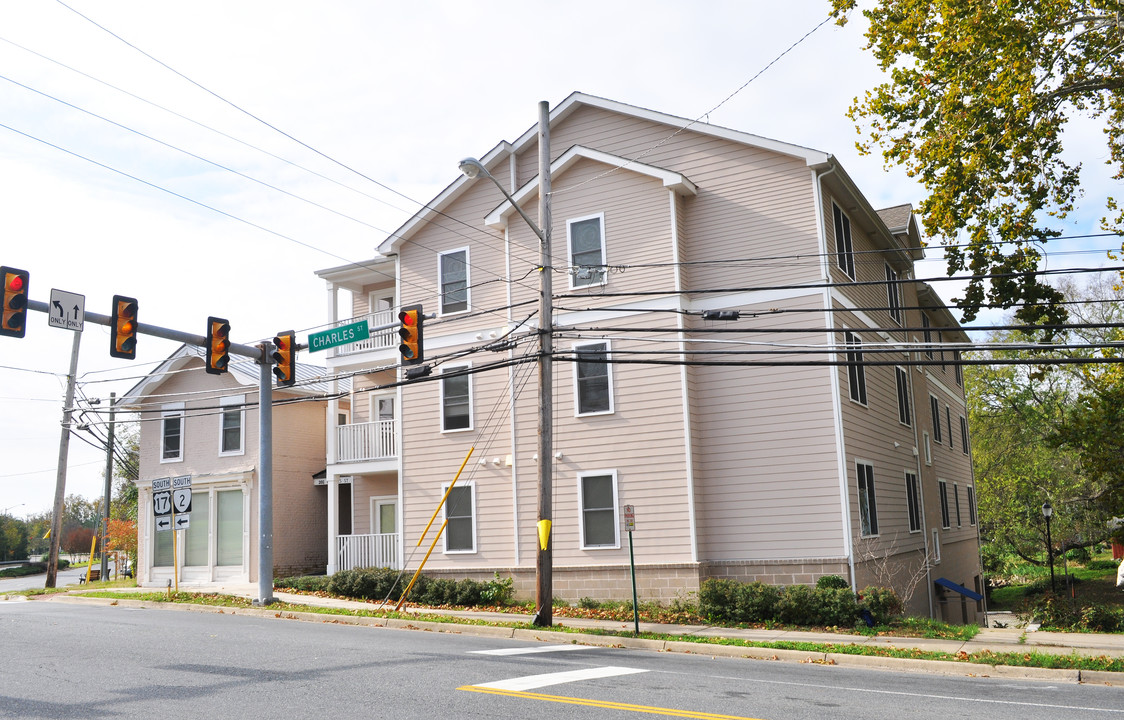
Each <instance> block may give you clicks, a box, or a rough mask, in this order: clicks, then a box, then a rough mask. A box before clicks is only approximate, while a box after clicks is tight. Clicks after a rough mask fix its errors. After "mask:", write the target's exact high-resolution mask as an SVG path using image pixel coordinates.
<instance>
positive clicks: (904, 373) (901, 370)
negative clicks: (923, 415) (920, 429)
mask: <svg viewBox="0 0 1124 720" xmlns="http://www.w3.org/2000/svg"><path fill="white" fill-rule="evenodd" d="M899 385H900V386H901V387H900V388H899ZM894 389H895V390H897V391H898V392H899V393H900V394H899V395H898V424H899V425H905V426H906V427H913V397H912V396H911V394H910V391H909V390H910V388H909V370H908V369H907V368H905V367H902V366H901V365H895V366H894ZM902 400H905V403H906V406H905V407H904V408H903V407H902ZM902 410H905V421H902Z"/></svg>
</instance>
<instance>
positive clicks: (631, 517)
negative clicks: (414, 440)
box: [623, 505, 640, 635]
mask: <svg viewBox="0 0 1124 720" xmlns="http://www.w3.org/2000/svg"><path fill="white" fill-rule="evenodd" d="M623 514H624V529H625V530H627V531H628V567H629V569H630V570H631V572H632V629H633V632H635V633H636V634H637V635H639V634H640V605H639V603H638V602H637V597H636V556H635V555H634V554H633V552H632V531H633V530H635V529H636V507H635V506H633V505H625V506H624V513H623Z"/></svg>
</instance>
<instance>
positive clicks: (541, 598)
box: [533, 100, 554, 627]
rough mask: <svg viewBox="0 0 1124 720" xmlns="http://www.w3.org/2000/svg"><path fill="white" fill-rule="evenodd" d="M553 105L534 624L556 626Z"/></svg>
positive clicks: (544, 175) (546, 148)
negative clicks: (552, 251) (551, 238)
mask: <svg viewBox="0 0 1124 720" xmlns="http://www.w3.org/2000/svg"><path fill="white" fill-rule="evenodd" d="M550 204H551V197H550V105H549V103H547V102H546V101H545V100H544V101H542V102H540V103H539V228H541V229H542V236H541V238H540V240H539V265H540V266H541V267H542V270H541V271H540V273H539V522H538V525H539V546H538V547H539V550H538V555H537V556H536V560H535V577H536V579H537V583H536V587H535V617H534V620H533V622H534V624H535V625H539V626H542V627H549V626H550V625H553V624H554V590H553V588H554V578H553V575H554V543H553V542H552V540H553V537H552V534H551V522H552V517H553V508H552V502H551V499H552V492H553V485H554V482H553V480H554V367H553V357H552V356H553V353H554V305H553V299H552V297H551V296H552V294H553V280H552V277H551V265H552V263H553V259H552V258H551V248H550V234H551V229H552V228H551V212H550Z"/></svg>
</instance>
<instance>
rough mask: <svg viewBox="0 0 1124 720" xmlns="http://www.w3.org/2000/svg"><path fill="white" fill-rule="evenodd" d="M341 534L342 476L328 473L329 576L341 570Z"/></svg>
mask: <svg viewBox="0 0 1124 720" xmlns="http://www.w3.org/2000/svg"><path fill="white" fill-rule="evenodd" d="M339 534H340V476H339V475H334V474H332V472H331V471H329V472H328V574H329V575H335V574H336V571H337V570H339V553H338V552H337V551H336V545H338V544H339V543H338V540H337V538H338V537H339Z"/></svg>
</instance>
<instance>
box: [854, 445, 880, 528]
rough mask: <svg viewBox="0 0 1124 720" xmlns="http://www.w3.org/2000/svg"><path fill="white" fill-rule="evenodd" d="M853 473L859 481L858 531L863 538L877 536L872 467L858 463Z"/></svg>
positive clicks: (876, 509) (876, 510) (861, 462)
mask: <svg viewBox="0 0 1124 720" xmlns="http://www.w3.org/2000/svg"><path fill="white" fill-rule="evenodd" d="M855 472H856V474H857V475H858V481H859V531H860V533H861V534H862V536H863V537H871V536H874V535H877V534H878V505H877V503H876V502H875V497H874V466H873V465H871V464H870V463H867V462H863V461H861V460H860V461H858V462H856V463H855Z"/></svg>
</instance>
